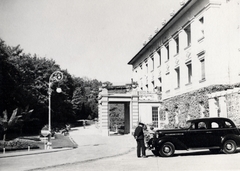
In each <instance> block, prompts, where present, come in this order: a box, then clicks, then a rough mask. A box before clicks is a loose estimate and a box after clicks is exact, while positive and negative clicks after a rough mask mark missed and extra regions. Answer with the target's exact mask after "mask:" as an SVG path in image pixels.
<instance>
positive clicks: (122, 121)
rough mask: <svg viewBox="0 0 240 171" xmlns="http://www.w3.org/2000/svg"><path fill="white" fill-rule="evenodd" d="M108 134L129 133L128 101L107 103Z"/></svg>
mask: <svg viewBox="0 0 240 171" xmlns="http://www.w3.org/2000/svg"><path fill="white" fill-rule="evenodd" d="M108 105H109V130H110V132H109V134H110V135H124V134H129V133H130V103H129V102H110V103H109V104H108Z"/></svg>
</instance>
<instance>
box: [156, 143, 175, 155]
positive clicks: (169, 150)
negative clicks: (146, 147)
mask: <svg viewBox="0 0 240 171" xmlns="http://www.w3.org/2000/svg"><path fill="white" fill-rule="evenodd" d="M174 152H175V146H174V145H173V144H172V143H171V142H166V143H164V144H163V145H162V146H161V148H160V150H159V154H160V156H162V157H171V156H173V155H174Z"/></svg>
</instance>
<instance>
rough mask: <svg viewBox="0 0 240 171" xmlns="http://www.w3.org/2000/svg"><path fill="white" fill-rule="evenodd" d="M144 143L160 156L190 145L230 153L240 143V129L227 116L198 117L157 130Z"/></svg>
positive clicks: (184, 148)
mask: <svg viewBox="0 0 240 171" xmlns="http://www.w3.org/2000/svg"><path fill="white" fill-rule="evenodd" d="M148 145H149V148H150V149H151V150H152V152H153V154H154V155H157V156H162V157H170V156H173V155H174V152H175V150H191V149H209V150H210V151H211V152H213V153H218V152H220V151H221V150H222V151H223V152H224V153H226V154H230V153H235V152H236V150H237V147H238V146H240V130H239V129H238V128H237V127H236V126H235V124H234V123H233V121H231V120H230V119H227V118H219V117H218V118H201V119H195V120H189V121H187V123H186V127H185V128H180V129H168V130H166V129H163V130H157V131H156V132H155V134H154V136H153V138H152V139H150V140H149V141H148Z"/></svg>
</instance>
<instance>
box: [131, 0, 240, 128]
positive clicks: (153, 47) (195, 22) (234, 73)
mask: <svg viewBox="0 0 240 171" xmlns="http://www.w3.org/2000/svg"><path fill="white" fill-rule="evenodd" d="M181 5H182V6H181V8H180V9H179V10H178V11H177V12H176V13H174V12H172V13H170V16H171V18H170V19H169V20H168V21H166V20H163V21H162V23H160V24H162V25H161V28H160V29H159V30H156V32H155V35H154V36H153V37H151V38H150V39H149V41H148V42H146V43H144V46H143V47H142V48H141V49H140V50H139V52H138V53H137V54H136V55H135V56H134V57H133V58H132V59H131V60H130V61H129V63H128V64H129V65H132V68H133V69H132V72H133V82H137V84H138V86H137V88H136V90H135V91H137V93H135V94H137V95H138V100H137V101H136V103H138V118H135V120H138V121H141V122H144V123H151V122H152V123H153V124H154V125H155V127H158V128H159V127H163V126H164V125H166V123H167V124H168V125H169V126H175V124H176V123H177V122H181V121H182V122H183V121H185V120H186V119H188V118H196V117H201V116H203V117H204V116H228V114H227V113H228V112H229V111H227V110H228V109H229V110H230V109H232V107H231V105H232V104H233V103H227V102H225V101H224V100H226V99H228V100H229V98H228V97H226V96H228V95H230V94H232V93H237V96H236V97H235V96H234V97H235V101H237V105H238V107H235V108H234V110H235V113H236V115H237V113H238V111H240V95H239V94H240V93H238V92H239V90H238V89H234V90H227V89H233V88H236V87H240V85H239V84H238V83H239V82H240V0H188V1H181ZM219 92H220V94H219ZM231 92H232V93H231ZM154 95H156V96H158V98H151V97H154ZM219 97H223V98H219ZM159 99H160V100H159ZM234 103H235V104H236V102H234ZM229 105H230V106H229ZM136 116H137V114H135V117H136ZM130 117H131V114H130ZM234 119H235V120H240V116H234ZM135 123H136V121H135V122H134V123H133V124H132V125H134V124H135ZM169 123H170V124H169ZM239 124H240V121H239Z"/></svg>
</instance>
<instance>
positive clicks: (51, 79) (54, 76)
mask: <svg viewBox="0 0 240 171" xmlns="http://www.w3.org/2000/svg"><path fill="white" fill-rule="evenodd" d="M62 79H63V73H62V72H60V71H55V72H53V73H52V74H51V76H50V77H49V82H48V131H49V135H48V144H47V146H48V148H49V149H51V147H52V143H51V95H52V91H53V90H52V88H51V87H52V85H53V83H55V82H59V81H61V80H62ZM57 92H58V93H61V89H60V88H57Z"/></svg>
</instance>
